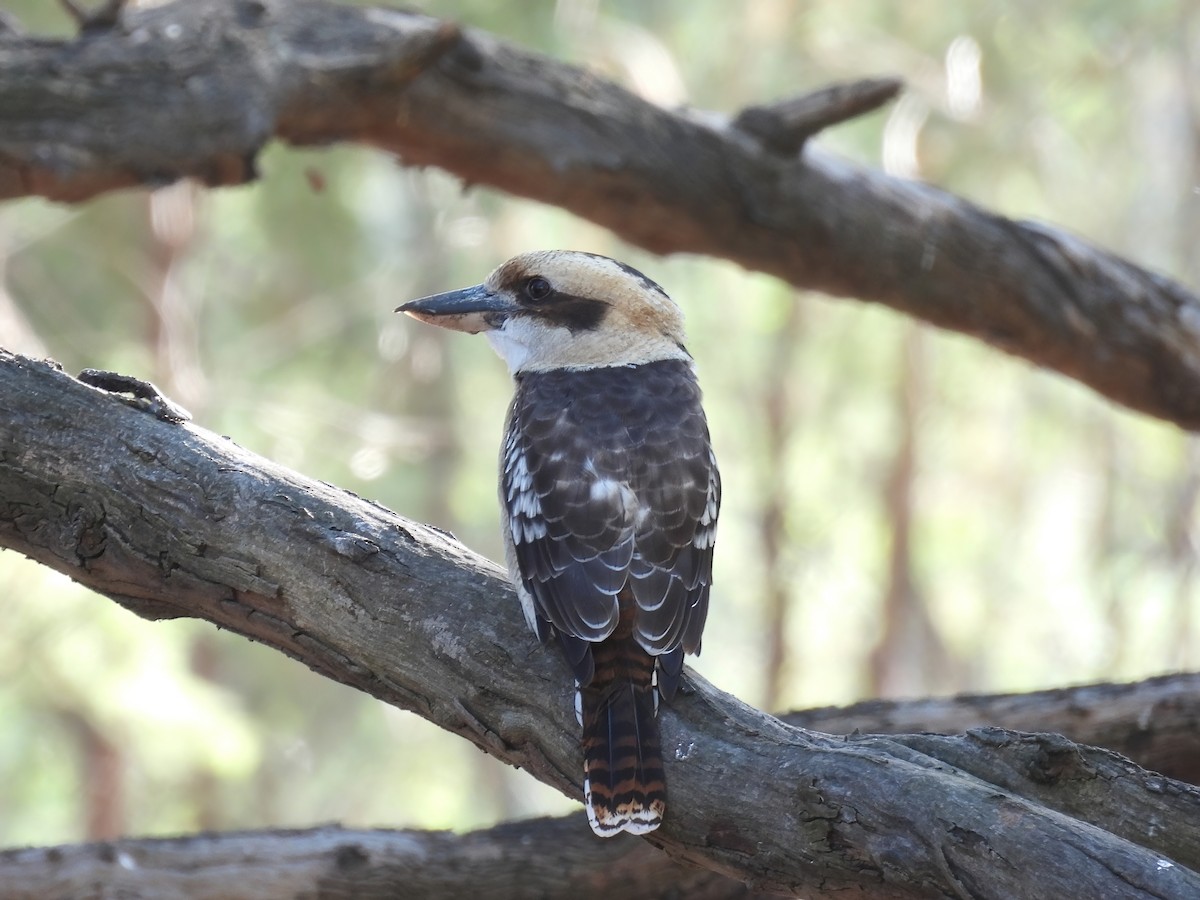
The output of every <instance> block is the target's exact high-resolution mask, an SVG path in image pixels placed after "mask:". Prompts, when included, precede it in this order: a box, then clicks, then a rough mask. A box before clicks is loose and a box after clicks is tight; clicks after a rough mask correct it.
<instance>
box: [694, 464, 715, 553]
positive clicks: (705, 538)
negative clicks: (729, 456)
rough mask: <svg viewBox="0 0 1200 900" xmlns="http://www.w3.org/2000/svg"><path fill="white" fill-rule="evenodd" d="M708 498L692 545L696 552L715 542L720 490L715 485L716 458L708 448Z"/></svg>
mask: <svg viewBox="0 0 1200 900" xmlns="http://www.w3.org/2000/svg"><path fill="white" fill-rule="evenodd" d="M708 462H709V467H708V496H707V499H706V500H705V502H704V512H702V513H701V514H700V526H699V527H698V528H697V529H696V536H695V537H694V538H692V544H693V545H694V546H695V547H696V548H697V549H698V550H708V549H710V548H711V547H712V546H713V544H715V543H716V542H717V511H718V508H719V507H720V504H721V496H720V490H719V488H718V485H717V477H718V476H717V457H716V455H715V454H714V453H713V452H712V449H711V448H709V451H708Z"/></svg>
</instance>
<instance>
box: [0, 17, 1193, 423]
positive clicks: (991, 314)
mask: <svg viewBox="0 0 1200 900" xmlns="http://www.w3.org/2000/svg"><path fill="white" fill-rule="evenodd" d="M887 89H888V85H887V84H886V83H885V82H880V83H875V84H874V85H870V84H869V85H867V86H866V87H865V88H863V89H862V96H861V97H860V98H858V99H857V100H855V102H861V104H862V108H867V107H869V106H870V105H871V103H872V102H877V101H878V100H879V99H880V97H881V96H882V94H881V93H880V92H883V94H886V91H887ZM835 99H836V100H838V102H842V101H843V100H845V99H846V98H839V97H836V96H834V95H823V96H818V98H817V102H816V105H817V106H826V107H827V106H829V104H830V103H832V101H833V100H835ZM812 105H813V104H806V103H805V102H803V101H802V100H801V101H789V102H785V103H784V104H777V105H775V106H771V107H753V108H751V109H750V110H747V111H746V114H745V115H743V116H741V117H740V120H739V121H740V122H741V125H742V126H743V127H735V126H733V125H731V124H730V123H729V120H728V119H726V118H724V117H720V116H715V115H703V116H702V115H699V114H694V113H688V112H679V111H671V110H666V109H662V108H660V107H657V106H654V105H653V104H650V103H648V102H646V101H645V100H642V99H641V98H639V97H637V96H635V95H633V94H631V93H630V92H629V91H627V90H625V89H623V88H621V87H619V86H618V85H616V84H613V83H611V82H609V81H606V80H604V79H602V78H599V77H597V76H595V75H593V74H591V73H588V72H585V71H582V70H580V69H578V68H575V67H572V66H568V65H565V64H562V63H559V62H556V61H554V60H551V59H547V58H545V57H542V56H539V55H537V54H533V53H530V52H527V51H524V50H520V49H518V48H516V47H513V46H511V45H508V44H504V43H502V42H500V41H497V40H495V39H494V38H491V37H489V36H488V35H486V34H483V33H480V32H476V31H472V30H469V29H460V28H458V27H457V26H454V25H452V24H449V23H445V22H440V21H438V20H435V19H431V18H428V17H425V16H421V15H416V14H409V13H403V12H399V11H396V10H383V9H365V8H351V7H344V6H339V5H336V4H333V3H329V2H318V0H297V2H283V0H232V2H229V0H188V2H174V3H168V4H165V5H162V6H159V7H154V8H150V9H145V10H141V9H138V10H130V11H127V12H126V13H125V14H124V16H123V19H122V21H121V23H120V26H119V27H116V28H112V29H109V30H95V29H92V30H89V31H88V32H86V33H85V34H83V35H81V36H80V37H79V38H78V39H77V40H75V41H66V42H64V41H47V40H38V39H32V38H21V37H19V36H14V35H9V34H4V35H0V197H17V196H24V195H29V194H38V195H42V196H46V197H50V198H53V199H58V200H68V201H70V200H81V199H85V198H88V197H92V196H95V195H96V194H98V193H101V192H104V191H108V190H112V189H114V188H119V187H126V186H129V185H135V184H142V185H151V186H153V185H158V184H163V183H166V182H169V181H172V180H174V179H176V178H180V177H184V176H191V177H195V178H199V179H200V180H202V181H204V182H205V183H207V184H210V185H223V184H236V183H239V182H242V181H245V180H248V179H251V178H253V177H255V174H256V168H255V160H256V158H257V156H258V154H259V152H260V151H261V149H262V148H263V146H264V145H265V144H266V143H267V142H269V141H270V140H273V139H279V140H283V141H286V142H290V143H292V144H296V145H327V144H330V143H333V142H339V141H355V142H360V143H365V144H370V145H373V146H377V147H381V148H383V149H386V150H389V151H391V152H394V153H396V154H398V155H399V156H400V157H401V158H402V159H403V161H404V162H405V163H407V164H409V165H418V166H424V165H431V166H439V167H441V168H443V169H446V170H447V171H449V172H452V173H454V174H456V175H458V176H459V177H461V178H462V179H463V180H464V181H465V182H467V183H469V184H487V185H491V186H493V187H497V188H500V189H502V190H505V191H508V192H510V193H513V194H517V195H520V196H523V197H530V198H533V199H536V200H540V201H543V202H545V203H550V204H553V205H556V206H560V207H562V208H564V209H567V210H570V211H572V212H574V213H576V214H578V215H580V216H583V217H585V218H587V219H590V220H592V221H594V222H597V223H599V224H601V225H604V226H606V227H608V228H611V229H612V230H613V231H614V232H616V233H617V234H619V235H620V236H621V237H623V238H624V239H625V240H628V241H630V242H632V243H635V244H638V245H640V246H642V247H645V248H647V249H649V250H652V251H654V252H657V253H672V252H689V253H700V254H707V255H711V256H717V257H723V258H725V259H730V260H733V261H735V262H737V263H740V264H741V265H743V266H745V267H746V268H749V269H754V270H759V271H763V272H768V273H771V274H773V275H777V276H778V277H780V278H782V279H784V280H786V281H788V282H790V283H791V284H793V285H796V286H797V287H800V288H809V289H816V290H821V291H825V292H827V293H830V294H834V295H838V296H847V297H857V298H861V299H864V300H872V301H877V302H879V303H883V304H886V305H888V306H891V307H893V308H895V309H897V310H899V311H901V312H903V313H906V314H908V315H911V316H915V317H917V318H919V319H923V320H925V321H927V322H931V323H933V324H935V325H938V326H941V327H944V328H949V329H953V330H955V331H959V332H963V333H965V334H968V335H972V336H974V337H976V338H979V339H981V340H984V341H986V342H988V343H990V344H991V345H993V346H995V347H998V348H1000V349H1002V350H1004V351H1006V352H1009V353H1012V354H1014V355H1017V356H1020V357H1024V358H1025V359H1028V360H1030V361H1031V362H1033V363H1035V364H1037V365H1040V366H1045V367H1047V368H1050V369H1054V370H1056V371H1058V372H1061V373H1062V374H1065V375H1067V376H1069V377H1071V378H1075V379H1078V380H1079V381H1081V382H1083V383H1084V384H1087V385H1089V386H1091V387H1092V388H1094V389H1095V390H1096V391H1098V392H1100V393H1101V394H1103V395H1105V396H1107V397H1109V398H1110V399H1112V400H1115V401H1116V402H1118V403H1122V404H1125V405H1127V406H1130V407H1132V408H1134V409H1138V410H1141V411H1143V412H1146V413H1149V414H1151V415H1155V416H1159V417H1161V418H1164V419H1167V420H1170V421H1173V422H1176V423H1178V424H1180V425H1182V426H1183V427H1185V428H1196V427H1200V341H1198V337H1200V298H1197V296H1196V295H1195V294H1194V293H1193V292H1191V291H1189V290H1188V289H1186V288H1184V287H1183V286H1181V285H1179V284H1178V283H1175V282H1173V281H1171V280H1169V279H1167V278H1163V277H1161V276H1158V275H1155V274H1153V273H1150V272H1148V271H1146V270H1144V269H1141V268H1139V267H1138V266H1136V265H1133V264H1132V263H1129V262H1127V261H1125V260H1123V259H1121V258H1119V257H1117V256H1115V255H1113V254H1111V253H1108V252H1106V251H1104V250H1102V249H1101V248H1099V247H1097V246H1095V245H1093V244H1090V243H1088V242H1087V241H1084V240H1082V239H1080V238H1077V237H1074V236H1072V235H1069V234H1067V233H1064V232H1062V231H1058V230H1055V229H1053V228H1049V227H1046V226H1040V225H1034V224H1030V223H1026V222H1017V221H1013V220H1011V219H1006V218H1004V217H1002V216H998V215H995V214H992V213H989V212H987V211H985V210H983V209H980V208H979V207H977V206H975V205H973V204H971V203H969V202H967V201H965V200H963V199H961V198H959V197H955V196H953V195H952V194H949V193H947V192H945V191H941V190H938V189H937V188H934V187H931V186H929V185H925V184H921V183H917V182H912V181H906V180H903V179H899V178H893V177H890V176H887V175H885V174H883V173H881V172H878V171H875V170H871V169H867V168H863V167H858V166H854V165H852V164H850V163H848V162H845V161H843V160H839V159H836V158H834V157H832V156H830V155H828V154H825V153H822V152H819V151H818V150H816V149H814V148H812V147H811V146H806V147H805V150H804V153H803V154H802V155H799V156H798V155H796V154H795V153H794V152H792V151H794V149H795V146H796V145H797V144H798V143H801V142H802V141H803V139H804V138H805V137H807V130H806V129H807V128H808V126H806V125H805V124H804V122H805V121H809V120H811V121H815V120H814V119H812V117H811V116H810V111H811V106H812ZM806 108H808V109H809V112H806V111H805V110H806ZM798 111H799V112H798ZM820 115H821V114H819V115H818V116H817V117H816V118H817V119H819V118H820ZM806 116H809V119H808V120H806V118H805V117H806ZM797 122H799V123H800V124H798V125H797ZM820 124H821V123H820V122H819V121H818V122H817V124H816V125H815V126H813V127H819V125H820ZM797 128H798V129H799V133H800V136H799V139H798V140H797V139H796V135H795V134H793V133H792V131H794V130H795V129H797ZM781 148H782V150H781Z"/></svg>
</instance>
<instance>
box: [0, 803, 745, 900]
mask: <svg viewBox="0 0 1200 900" xmlns="http://www.w3.org/2000/svg"><path fill="white" fill-rule="evenodd" d="M0 884H3V886H4V890H3V896H4V898H5V900H45V898H47V897H86V896H94V892H95V886H96V885H99V884H102V885H104V896H106V897H121V898H122V900H158V898H161V897H173V898H176V900H209V898H212V897H220V898H222V900H262V898H263V897H271V898H276V900H284V898H291V897H296V898H299V897H318V896H319V897H353V898H355V900H394V898H396V897H404V898H407V900H412V898H419V897H488V898H490V900H509V898H511V900H517V898H525V897H571V898H573V900H610V898H612V897H614V896H615V897H621V898H622V900H641V898H645V900H650V898H657V897H678V896H683V897H688V898H693V900H734V898H740V897H746V896H748V895H749V891H748V890H747V888H746V886H745V885H743V884H742V883H741V882H739V881H735V880H733V879H730V878H726V877H724V876H721V875H717V874H715V873H712V872H706V871H704V870H703V869H696V868H694V867H691V866H684V865H681V864H679V863H675V862H672V861H671V860H670V859H669V858H668V857H667V856H666V855H665V854H663V853H660V852H658V851H657V850H655V849H654V848H653V847H651V846H650V845H649V844H647V843H645V842H644V841H637V840H633V839H627V840H626V839H621V840H613V841H597V840H596V839H595V838H594V837H593V835H592V833H591V830H590V829H589V828H588V826H587V822H586V820H585V819H584V817H583V815H582V814H579V815H573V816H567V817H563V818H558V819H534V820H530V821H526V822H516V823H512V824H506V825H500V826H498V827H496V828H490V829H487V830H485V831H476V832H472V833H470V834H464V835H455V834H451V833H450V832H445V831H441V832H429V831H385V830H351V829H346V828H338V827H333V826H326V827H323V828H312V829H304V830H289V831H235V832H227V833H224V834H204V835H190V836H188V837H182V838H141V839H136V838H127V839H123V840H118V841H104V842H102V843H94V844H78V845H74V846H62V847H48V848H26V849H19V850H0Z"/></svg>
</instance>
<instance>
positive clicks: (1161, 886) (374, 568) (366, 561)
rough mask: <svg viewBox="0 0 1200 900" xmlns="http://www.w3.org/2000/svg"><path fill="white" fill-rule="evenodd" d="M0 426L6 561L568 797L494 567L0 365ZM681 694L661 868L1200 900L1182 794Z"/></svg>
mask: <svg viewBox="0 0 1200 900" xmlns="http://www.w3.org/2000/svg"><path fill="white" fill-rule="evenodd" d="M0 423H3V427H2V428H0V546H7V547H10V548H13V549H17V550H19V551H20V552H22V553H25V554H26V555H28V556H30V557H32V558H34V559H36V560H38V561H40V562H43V563H45V564H46V565H49V566H51V567H53V568H55V569H57V570H59V571H62V572H65V573H66V574H68V575H70V576H71V577H72V578H74V579H76V580H77V581H79V582H81V583H83V584H86V585H89V586H90V587H93V588H94V589H96V590H98V591H100V592H102V593H105V594H107V595H108V596H110V597H112V598H114V599H115V600H117V601H118V602H120V603H122V604H124V605H126V606H127V607H129V608H131V609H133V610H134V611H136V612H138V613H139V614H141V615H144V616H148V617H151V618H154V617H159V618H161V617H170V616H193V617H198V618H203V619H207V620H208V621H211V622H213V623H215V624H217V625H219V626H221V627H223V628H227V629H229V630H232V631H235V632H237V633H239V634H243V635H246V636H247V637H251V638H253V639H254V640H257V641H260V642H262V643H264V644H267V645H268V646H271V647H274V648H276V649H279V650H281V651H283V652H285V653H288V654H290V655H292V656H295V657H297V658H298V659H301V660H303V661H304V662H305V663H307V664H308V665H309V666H311V667H312V668H314V669H316V670H317V671H319V672H321V673H323V674H325V675H327V676H328V677H330V678H333V679H335V680H338V681H341V682H343V683H345V684H348V685H351V686H353V687H356V688H359V689H361V690H364V691H367V692H368V693H371V694H373V695H374V696H377V697H380V698H382V699H384V700H385V701H387V702H389V703H392V704H395V705H397V706H400V707H402V708H405V709H410V710H412V711H414V712H417V713H418V714H420V715H422V716H424V717H425V718H427V719H429V720H430V721H432V722H434V723H435V724H437V725H439V726H441V727H442V728H445V729H447V730H449V731H452V732H454V733H456V734H459V735H461V736H463V737H466V738H467V739H469V740H471V741H472V742H473V743H475V744H476V745H478V746H479V747H481V748H482V749H484V750H486V751H487V752H488V753H490V754H492V755H493V756H496V757H497V758H499V759H501V760H503V761H505V762H508V763H511V764H513V765H518V766H521V767H522V768H524V769H526V770H527V771H528V772H530V773H531V774H533V775H534V776H536V777H537V778H539V779H540V780H542V781H544V782H546V783H547V784H550V785H552V786H554V787H556V788H558V789H559V790H561V791H563V792H565V793H567V794H568V795H570V796H573V797H576V798H578V797H579V796H580V793H581V791H580V782H581V773H582V764H581V758H580V750H579V744H578V736H577V733H576V727H575V721H574V714H573V710H572V703H571V691H570V688H569V685H570V674H569V672H568V670H567V668H566V666H565V665H564V664H563V662H562V661H561V659H560V658H559V656H558V654H556V653H553V652H547V651H545V650H544V649H543V648H541V647H539V646H538V645H537V644H536V642H535V641H534V640H533V638H532V637H531V636H530V635H529V634H528V633H527V631H526V629H525V626H524V622H523V621H522V617H521V616H520V614H519V612H518V606H517V603H516V599H515V597H514V596H513V593H512V591H511V589H510V587H509V586H508V585H507V583H506V579H505V578H504V577H503V575H502V573H500V571H499V570H498V568H497V567H496V566H495V565H494V564H492V563H489V562H488V561H486V560H483V559H481V558H479V557H477V556H475V555H474V554H472V553H470V551H468V550H467V549H466V548H464V547H462V546H461V545H459V544H458V543H456V542H455V541H453V540H451V539H448V538H447V537H445V536H443V535H441V534H440V533H438V532H436V531H433V530H431V529H427V528H424V527H422V526H420V525H418V524H416V523H413V522H409V521H407V520H405V519H402V518H400V517H399V516H397V515H395V514H394V513H391V512H389V511H388V510H386V509H384V508H382V507H380V506H377V505H375V504H373V503H370V502H368V501H366V500H363V499H361V498H359V497H356V496H354V495H352V494H348V493H346V492H344V491H339V490H337V489H336V488H333V487H330V486H328V485H324V484H320V483H317V482H313V481H310V480H308V479H305V478H303V477H302V476H300V475H298V474H296V473H294V472H291V471H289V470H286V469H283V468H282V467H279V466H276V465H273V464H272V463H270V462H268V461H266V460H264V459H262V458H260V457H257V456H255V455H254V454H251V453H248V452H247V451H245V450H242V449H241V448H239V447H237V446H236V445H235V444H233V443H232V442H231V441H229V440H227V439H224V438H220V437H218V436H216V435H213V434H211V433H209V432H207V431H205V430H203V429H201V428H198V427H194V426H191V425H188V424H185V423H177V422H171V421H165V420H164V419H162V418H157V417H155V415H153V414H152V413H151V412H148V411H146V410H145V409H143V408H137V407H135V406H132V405H129V404H127V403H126V402H125V401H124V400H122V399H121V398H119V397H117V396H115V395H112V394H108V393H106V392H104V391H101V390H99V389H97V388H94V387H90V386H88V385H85V384H82V383H80V382H77V381H75V380H74V379H71V378H69V377H68V376H66V375H64V374H63V373H61V372H60V371H58V370H57V369H55V368H53V367H52V366H50V365H48V364H46V363H41V362H36V361H32V360H29V359H25V358H22V357H17V356H12V355H10V354H5V353H3V352H0ZM709 652H720V648H719V642H718V644H717V645H714V646H713V647H710V648H709ZM689 677H690V681H691V684H692V686H693V690H692V691H691V692H690V693H689V694H688V695H687V696H684V697H681V698H678V699H677V701H676V702H675V703H673V704H672V705H671V706H670V707H668V708H666V709H665V710H664V712H663V715H662V736H663V746H664V750H665V753H664V756H665V757H666V761H667V779H668V781H669V783H670V791H671V801H672V805H671V808H670V812H669V814H668V817H667V820H666V822H665V824H664V826H663V828H661V829H660V830H659V831H657V832H654V833H653V834H652V835H651V836H650V837H649V838H648V840H649V842H650V843H652V844H654V845H656V846H659V847H661V848H663V849H665V850H667V852H668V853H669V854H670V855H671V856H672V857H674V858H676V859H678V860H682V861H686V862H691V863H695V864H697V865H700V866H703V867H706V868H709V869H712V870H714V871H718V872H723V873H725V874H729V875H733V876H735V877H738V878H742V879H746V880H748V881H750V882H753V883H754V884H755V885H757V886H759V887H762V888H770V889H782V890H791V891H801V890H803V891H804V892H805V893H806V894H807V896H810V897H818V898H819V897H826V896H834V895H837V896H847V892H849V895H850V896H864V897H865V896H871V897H895V898H902V897H903V898H910V897H911V898H915V897H924V896H930V895H935V894H955V893H959V894H961V893H973V894H974V895H976V896H995V897H1000V896H1030V894H1028V892H1027V888H1028V885H1029V884H1030V883H1037V884H1038V885H1041V886H1042V888H1043V889H1044V890H1045V892H1046V893H1045V894H1044V896H1048V897H1049V896H1069V895H1072V894H1075V895H1078V892H1079V891H1084V892H1085V893H1087V894H1090V895H1095V896H1103V895H1106V894H1107V895H1120V894H1121V893H1122V892H1128V891H1130V890H1133V889H1134V888H1135V887H1136V889H1137V890H1140V891H1143V892H1145V894H1146V896H1152V897H1164V898H1166V897H1171V898H1174V897H1185V896H1194V895H1196V894H1197V892H1200V874H1197V872H1195V871H1193V870H1194V869H1197V868H1200V791H1197V790H1196V789H1194V788H1191V787H1189V786H1187V785H1183V784H1181V783H1178V782H1173V781H1170V780H1169V779H1165V778H1162V777H1161V776H1157V775H1154V774H1152V773H1148V772H1146V771H1144V770H1142V769H1139V768H1138V767H1137V766H1135V765H1134V764H1133V763H1131V762H1129V761H1128V760H1125V759H1123V758H1122V757H1119V756H1117V755H1115V754H1112V753H1109V752H1107V751H1103V750H1099V749H1095V748H1088V747H1083V746H1080V745H1077V744H1072V743H1070V742H1068V741H1066V740H1065V739H1063V738H1060V737H1056V736H1053V735H1024V734H1018V733H1014V732H1005V731H1000V730H998V729H983V730H980V731H975V732H969V733H968V734H966V735H960V736H956V737H947V738H938V737H937V736H908V737H904V738H899V737H897V738H887V737H881V736H871V735H854V736H850V737H847V738H836V737H832V736H829V735H823V734H820V733H816V732H806V731H803V730H801V729H798V728H794V727H790V726H787V725H785V724H783V723H782V722H780V721H779V720H777V719H774V718H772V717H770V716H767V715H764V714H763V713H761V712H758V711H757V710H754V709H751V708H750V707H748V706H746V705H745V704H742V703H740V702H738V701H737V700H736V699H735V698H733V697H730V696H729V695H726V694H723V693H721V692H720V691H718V690H716V689H715V688H713V687H712V686H710V685H708V684H707V683H706V682H704V681H703V680H702V679H700V678H698V677H697V676H695V675H690V676H689ZM431 777H435V776H433V775H431Z"/></svg>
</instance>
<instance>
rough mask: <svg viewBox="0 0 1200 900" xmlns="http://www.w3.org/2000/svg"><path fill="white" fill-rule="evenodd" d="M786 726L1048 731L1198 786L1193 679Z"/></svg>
mask: <svg viewBox="0 0 1200 900" xmlns="http://www.w3.org/2000/svg"><path fill="white" fill-rule="evenodd" d="M780 718H782V719H783V720H784V721H785V722H787V723H788V724H789V725H798V726H800V727H801V728H809V729H813V730H815V731H828V732H833V733H835V734H850V733H852V732H855V731H861V732H874V733H876V734H905V733H912V732H926V731H928V732H936V733H939V734H954V733H956V732H961V731H967V730H968V729H972V728H983V727H986V726H999V727H1001V728H1009V729H1013V730H1017V731H1039V732H1055V733H1058V734H1062V735H1065V736H1066V737H1068V738H1070V739H1071V740H1073V741H1076V742H1077V743H1081V744H1090V745H1093V746H1096V747H1104V748H1106V749H1108V750H1114V751H1116V752H1117V753H1120V754H1121V755H1123V756H1127V757H1129V758H1130V759H1132V760H1133V761H1134V762H1136V763H1137V764H1138V765H1139V766H1141V767H1143V768H1145V769H1149V770H1151V771H1153V772H1161V773H1162V774H1164V775H1169V776H1170V777H1172V778H1175V779H1177V780H1179V781H1186V782H1189V783H1190V784H1200V674H1196V673H1179V674H1174V675H1162V676H1159V677H1157V678H1148V679H1146V680H1145V681H1139V682H1137V683H1135V684H1086V685H1078V686H1075V687H1066V688H1055V689H1053V690H1045V691H1034V692H1031V693H1025V694H961V695H958V696H955V697H925V698H921V699H917V700H865V701H863V702H861V703H855V704H854V705H853V706H842V707H835V706H827V707H822V708H820V709H806V710H797V711H795V712H790V713H787V714H785V715H783V716H781V717H780Z"/></svg>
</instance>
